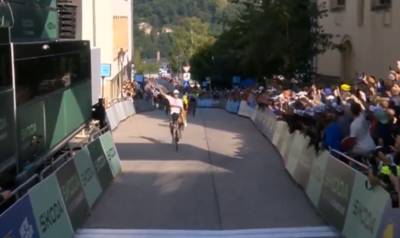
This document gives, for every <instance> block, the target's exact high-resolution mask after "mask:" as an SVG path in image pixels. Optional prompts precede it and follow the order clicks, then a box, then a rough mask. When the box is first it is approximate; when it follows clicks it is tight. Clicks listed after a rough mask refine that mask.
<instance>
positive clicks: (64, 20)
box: [58, 0, 78, 39]
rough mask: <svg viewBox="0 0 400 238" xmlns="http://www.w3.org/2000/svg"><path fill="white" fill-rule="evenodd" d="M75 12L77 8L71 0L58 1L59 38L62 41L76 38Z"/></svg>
mask: <svg viewBox="0 0 400 238" xmlns="http://www.w3.org/2000/svg"><path fill="white" fill-rule="evenodd" d="M77 11H78V6H77V4H76V3H75V1H72V0H59V1H58V12H59V17H60V19H59V29H60V38H62V39H75V38H76V35H77V34H76V33H77V32H76V28H77V27H76V25H77V22H76V21H77V16H78V14H77Z"/></svg>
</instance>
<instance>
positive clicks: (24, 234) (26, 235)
mask: <svg viewBox="0 0 400 238" xmlns="http://www.w3.org/2000/svg"><path fill="white" fill-rule="evenodd" d="M34 234H35V231H34V229H33V226H32V224H30V223H29V220H28V218H25V220H24V221H23V222H22V224H21V226H20V227H19V235H20V236H21V238H33V235H34Z"/></svg>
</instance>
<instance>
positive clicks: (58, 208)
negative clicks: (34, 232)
mask: <svg viewBox="0 0 400 238" xmlns="http://www.w3.org/2000/svg"><path fill="white" fill-rule="evenodd" d="M29 198H30V200H31V203H32V208H33V214H34V217H35V220H36V221H37V225H38V229H39V234H40V238H54V237H57V238H71V237H73V234H74V231H73V228H72V225H71V222H70V220H69V218H68V213H67V209H66V207H65V204H64V201H63V198H62V194H61V191H60V188H59V187H58V182H57V178H56V177H55V175H51V176H50V177H48V178H46V179H45V180H43V181H42V182H41V183H40V184H38V185H36V186H35V187H33V188H32V189H31V190H30V191H29Z"/></svg>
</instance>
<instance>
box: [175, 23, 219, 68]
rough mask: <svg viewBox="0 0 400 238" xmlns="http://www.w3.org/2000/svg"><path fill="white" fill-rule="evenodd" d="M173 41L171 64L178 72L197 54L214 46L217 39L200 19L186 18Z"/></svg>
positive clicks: (176, 31) (176, 29)
mask: <svg viewBox="0 0 400 238" xmlns="http://www.w3.org/2000/svg"><path fill="white" fill-rule="evenodd" d="M171 40H172V51H171V55H170V63H171V66H172V69H173V70H174V71H175V72H178V71H179V70H180V68H181V67H182V65H183V64H185V63H188V62H189V60H190V58H191V57H192V56H193V55H194V54H195V53H196V52H198V51H200V50H201V49H203V48H206V47H209V46H210V45H212V44H213V43H214V41H215V38H214V37H213V36H212V35H211V33H210V29H209V25H208V24H206V23H203V22H202V21H201V20H200V19H198V18H184V19H183V20H182V21H181V24H180V26H178V27H175V28H174V32H173V33H172V35H171Z"/></svg>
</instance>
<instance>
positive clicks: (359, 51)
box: [318, 0, 400, 78]
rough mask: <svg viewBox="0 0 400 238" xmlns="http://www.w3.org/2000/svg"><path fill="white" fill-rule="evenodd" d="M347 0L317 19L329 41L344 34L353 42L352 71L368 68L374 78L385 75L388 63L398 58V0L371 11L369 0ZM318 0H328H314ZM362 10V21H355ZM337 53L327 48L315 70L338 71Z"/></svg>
mask: <svg viewBox="0 0 400 238" xmlns="http://www.w3.org/2000/svg"><path fill="white" fill-rule="evenodd" d="M361 1H362V0H347V1H346V8H345V10H341V11H329V16H328V17H327V18H324V19H322V20H321V21H320V23H321V25H322V26H323V27H324V28H325V30H326V31H327V32H328V33H332V34H333V36H334V37H333V41H334V42H335V43H341V42H342V41H343V39H345V38H348V39H350V41H351V42H352V45H353V54H354V55H353V56H354V71H355V72H359V73H361V72H364V71H365V72H368V73H371V74H373V75H375V76H377V77H378V78H380V77H386V75H387V71H388V68H389V65H392V66H394V64H395V61H396V60H397V59H399V58H400V11H399V9H400V1H398V0H394V1H392V7H391V8H390V10H389V11H388V12H387V11H372V10H371V0H364V8H363V9H361V8H360V5H359V4H360V2H361ZM318 2H319V3H322V2H327V3H328V5H327V6H328V7H329V1H327V0H318ZM361 10H362V11H363V13H364V18H363V19H364V23H363V24H362V25H359V23H358V16H359V15H358V14H359V13H360V11H361ZM340 60H341V57H340V53H339V52H338V51H337V50H331V51H328V52H327V53H325V54H323V55H321V56H320V57H318V73H320V74H324V75H330V76H340V75H341V62H340Z"/></svg>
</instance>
